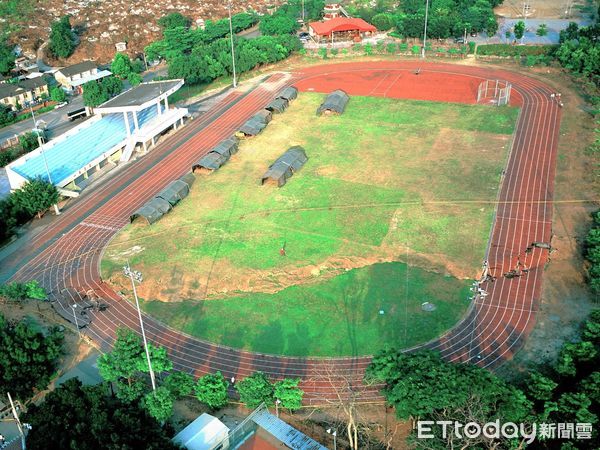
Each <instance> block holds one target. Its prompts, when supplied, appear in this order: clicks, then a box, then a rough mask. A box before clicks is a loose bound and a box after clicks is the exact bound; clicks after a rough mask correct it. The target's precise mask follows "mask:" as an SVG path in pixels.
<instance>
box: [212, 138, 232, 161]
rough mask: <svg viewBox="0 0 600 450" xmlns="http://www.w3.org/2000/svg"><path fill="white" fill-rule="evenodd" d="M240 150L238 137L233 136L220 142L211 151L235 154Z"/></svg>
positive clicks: (226, 154) (225, 154) (227, 154)
mask: <svg viewBox="0 0 600 450" xmlns="http://www.w3.org/2000/svg"><path fill="white" fill-rule="evenodd" d="M237 151H238V138H236V137H235V136H232V137H230V138H227V139H225V140H224V141H222V142H220V143H219V144H218V145H217V146H216V147H215V148H213V149H212V150H211V153H218V154H219V155H223V156H227V157H229V156H230V155H233V154H234V153H236V152H237Z"/></svg>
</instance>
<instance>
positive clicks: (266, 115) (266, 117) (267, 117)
mask: <svg viewBox="0 0 600 450" xmlns="http://www.w3.org/2000/svg"><path fill="white" fill-rule="evenodd" d="M272 118H273V113H272V112H271V111H269V110H268V109H261V110H260V111H258V112H257V113H256V114H254V115H253V116H252V117H251V118H250V120H257V121H260V122H265V123H269V122H270V121H271V119H272Z"/></svg>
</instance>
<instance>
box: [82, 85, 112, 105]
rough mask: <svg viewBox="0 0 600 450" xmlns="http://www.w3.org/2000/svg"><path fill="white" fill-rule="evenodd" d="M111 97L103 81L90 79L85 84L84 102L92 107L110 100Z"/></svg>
mask: <svg viewBox="0 0 600 450" xmlns="http://www.w3.org/2000/svg"><path fill="white" fill-rule="evenodd" d="M108 99H109V97H108V94H107V93H106V90H105V89H103V87H102V83H101V82H99V81H96V80H93V81H88V82H87V83H85V84H84V85H83V104H84V105H85V106H91V107H92V108H94V107H96V106H99V105H101V104H102V103H104V102H106V101H108Z"/></svg>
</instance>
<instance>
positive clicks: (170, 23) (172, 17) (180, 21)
mask: <svg viewBox="0 0 600 450" xmlns="http://www.w3.org/2000/svg"><path fill="white" fill-rule="evenodd" d="M157 23H158V26H160V27H161V28H162V29H163V30H166V29H169V28H177V27H183V28H189V27H190V25H191V24H192V19H190V18H189V17H186V16H184V15H183V14H181V13H177V12H175V13H171V14H167V15H166V16H163V17H161V18H160V19H158V22H157Z"/></svg>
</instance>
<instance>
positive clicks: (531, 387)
mask: <svg viewBox="0 0 600 450" xmlns="http://www.w3.org/2000/svg"><path fill="white" fill-rule="evenodd" d="M557 386H558V383H556V382H554V381H553V380H552V379H550V378H548V377H545V376H544V375H542V374H541V373H539V372H536V371H533V372H531V374H530V382H529V383H528V384H527V387H528V393H529V394H530V396H531V397H532V398H533V399H535V400H540V401H546V400H550V399H551V398H552V395H553V393H554V390H555V389H556V387H557Z"/></svg>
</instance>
